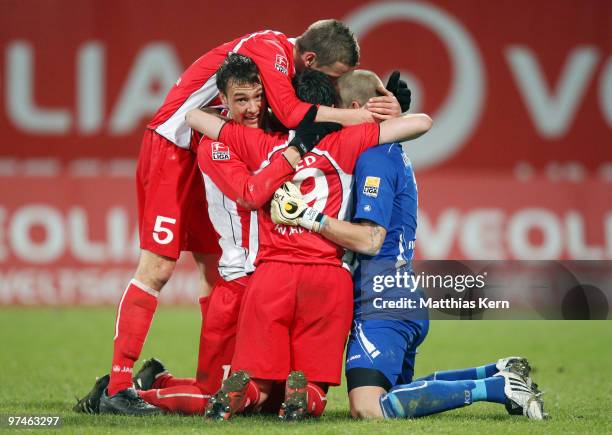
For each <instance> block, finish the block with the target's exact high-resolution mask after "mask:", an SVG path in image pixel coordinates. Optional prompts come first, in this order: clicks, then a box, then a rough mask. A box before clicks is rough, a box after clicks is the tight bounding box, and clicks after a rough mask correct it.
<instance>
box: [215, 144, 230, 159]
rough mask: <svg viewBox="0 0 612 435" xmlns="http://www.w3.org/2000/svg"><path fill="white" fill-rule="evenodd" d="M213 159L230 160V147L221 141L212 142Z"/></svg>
mask: <svg viewBox="0 0 612 435" xmlns="http://www.w3.org/2000/svg"><path fill="white" fill-rule="evenodd" d="M211 149H212V159H213V160H229V159H230V150H229V147H228V146H226V145H225V144H223V143H221V142H213V143H212V144H211Z"/></svg>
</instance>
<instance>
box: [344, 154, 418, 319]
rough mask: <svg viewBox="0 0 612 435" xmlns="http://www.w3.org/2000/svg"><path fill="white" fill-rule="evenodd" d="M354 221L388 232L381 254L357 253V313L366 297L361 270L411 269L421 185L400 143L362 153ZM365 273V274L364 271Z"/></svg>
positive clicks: (358, 168) (356, 187) (358, 170)
mask: <svg viewBox="0 0 612 435" xmlns="http://www.w3.org/2000/svg"><path fill="white" fill-rule="evenodd" d="M353 195H354V197H353V201H354V202H353V204H354V215H353V221H360V220H368V221H371V222H374V223H376V224H378V225H380V226H382V227H384V228H385V229H386V230H387V235H386V237H385V240H384V242H383V245H382V248H381V249H380V252H379V253H378V255H376V256H375V257H372V256H368V255H363V254H357V260H358V261H359V266H358V267H357V269H356V270H355V274H354V282H355V310H356V312H359V311H360V305H361V302H362V300H361V299H362V298H363V297H366V295H364V294H363V292H362V291H361V269H362V267H364V266H363V265H364V264H374V265H375V267H373V268H372V270H377V269H378V270H379V269H380V268H387V272H386V273H393V272H394V270H392V269H400V268H401V269H403V270H410V268H411V263H412V258H413V255H414V245H415V240H416V228H417V208H418V199H417V185H416V180H415V177H414V172H413V170H412V164H411V162H410V159H409V158H408V157H407V156H406V154H405V153H404V151H403V149H402V146H401V145H400V144H398V143H392V144H384V145H378V146H376V147H373V148H370V149H368V150H367V151H365V152H364V153H362V154H361V156H360V157H359V159H358V160H357V165H356V167H355V185H354V189H353ZM364 273H365V272H364ZM388 296H391V295H390V294H389V295H388Z"/></svg>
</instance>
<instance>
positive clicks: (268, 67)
mask: <svg viewBox="0 0 612 435" xmlns="http://www.w3.org/2000/svg"><path fill="white" fill-rule="evenodd" d="M228 52H237V53H242V54H245V55H248V56H250V57H251V58H252V59H253V60H254V61H255V63H256V64H257V65H258V67H259V70H260V73H261V78H262V82H263V85H264V89H265V92H266V96H267V99H268V101H269V104H270V106H271V107H272V109H273V111H274V113H275V115H276V117H277V118H278V119H279V120H280V122H281V123H283V124H284V125H285V126H286V127H289V128H292V127H295V126H296V125H297V124H298V123H299V122H300V121H301V120H302V119H303V117H304V115H305V113H306V112H307V110H309V108H310V107H311V105H310V104H306V103H304V102H301V101H300V100H298V99H297V98H296V96H295V93H294V91H293V88H292V86H291V78H292V77H293V75H294V74H295V72H296V71H301V70H303V69H306V68H313V69H317V70H321V71H323V72H325V73H326V74H329V75H330V76H332V77H339V76H340V75H342V74H343V73H345V72H347V71H349V70H350V69H352V68H353V67H354V66H355V65H356V64H357V62H358V59H359V47H358V45H357V42H356V41H355V39H354V37H353V35H352V33H351V32H350V31H349V29H348V28H347V27H346V26H344V25H343V24H342V23H340V22H339V21H336V20H323V21H318V22H316V23H314V24H313V25H311V26H310V27H309V28H308V29H307V30H306V31H305V32H304V33H303V34H302V35H301V36H300V37H298V38H297V39H290V38H287V37H286V36H285V35H283V34H282V33H279V32H275V31H271V30H265V31H261V32H256V33H252V34H249V35H245V36H244V37H242V38H237V39H235V40H233V41H231V42H228V43H226V44H223V45H221V46H219V47H217V48H215V49H213V50H211V51H209V52H208V53H206V54H204V55H203V56H202V57H200V58H199V59H198V60H196V62H194V63H193V64H192V65H191V66H190V67H189V68H188V69H187V70H186V71H185V72H184V73H183V75H182V76H181V77H180V78H179V79H178V81H177V82H176V85H175V86H173V88H172V89H171V90H170V92H169V93H168V95H167V97H166V100H165V101H164V104H163V105H162V106H161V108H160V109H159V110H158V112H157V114H156V115H155V116H154V118H153V120H152V121H151V122H150V123H149V124H148V125H147V130H146V131H145V134H144V138H143V141H142V146H141V151H140V155H139V158H138V167H137V174H136V175H137V176H136V179H137V192H138V210H139V228H140V247H141V255H140V259H139V262H138V267H137V270H136V273H135V275H134V278H133V279H132V280H131V281H130V283H129V285H128V287H127V288H126V290H125V292H124V293H123V296H122V298H121V300H120V302H119V306H118V309H117V317H116V322H115V337H114V349H113V359H112V365H111V375H110V376H111V378H110V383H109V385H108V388H107V391H105V392H104V395H103V397H102V405H101V411H102V412H108V413H118V414H148V413H156V412H159V410H158V409H156V408H152V407H151V406H149V405H147V404H146V403H145V402H143V401H142V400H141V399H140V398H139V397H138V395H137V394H136V392H135V391H134V389H133V388H132V368H133V365H134V362H135V361H136V360H137V359H138V358H139V357H140V352H141V350H142V346H143V344H144V341H145V339H146V336H147V334H148V331H149V327H150V325H151V322H152V319H153V315H154V313H155V311H156V308H157V298H158V295H159V292H160V291H161V289H162V287H163V286H164V285H165V283H166V282H167V281H168V280H169V279H170V277H171V276H172V273H173V271H174V268H175V264H176V260H177V258H178V257H179V254H180V252H181V251H183V250H188V251H192V252H194V253H207V252H211V251H213V250H214V249H213V243H212V242H213V238H212V237H210V235H211V234H212V231H211V229H210V225H209V222H208V218H207V216H206V214H205V212H204V209H205V207H204V205H203V187H202V183H201V182H200V180H198V178H199V174H198V171H197V167H196V164H195V156H194V153H193V152H192V151H193V150H192V148H194V147H195V145H196V144H197V143H198V139H199V137H198V135H196V134H194V133H193V132H192V130H191V129H190V128H189V126H188V125H187V124H186V123H185V114H186V113H187V111H189V110H190V109H193V108H199V107H214V106H216V105H219V104H220V103H221V101H220V99H219V96H218V91H217V89H216V86H215V73H216V71H217V70H218V68H219V66H220V65H221V63H222V62H223V60H224V59H225V57H226V55H227V53H228ZM396 110H397V109H396V106H395V105H389V104H388V103H386V102H384V101H376V100H375V101H372V103H371V105H370V106H369V110H360V111H355V110H346V109H333V108H329V107H323V106H320V107H318V108H317V113H316V120H317V121H336V122H340V123H342V124H345V125H349V124H355V123H358V122H362V121H372V120H373V117H377V118H381V119H382V118H385V117H388V116H392V114H393V113H394V111H396ZM373 112H374V113H373ZM195 257H196V260H197V261H198V264H199V269H200V270H201V271H202V272H201V273H202V275H203V270H204V267H203V256H202V255H200V254H195ZM207 303H208V298H207V297H206V296H204V297H202V298H201V299H200V305H201V311H202V313H205V312H206V304H207ZM115 396H116V397H115Z"/></svg>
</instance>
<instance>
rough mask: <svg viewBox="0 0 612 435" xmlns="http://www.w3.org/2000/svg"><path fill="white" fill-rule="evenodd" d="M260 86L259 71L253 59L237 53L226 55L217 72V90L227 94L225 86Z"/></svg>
mask: <svg viewBox="0 0 612 435" xmlns="http://www.w3.org/2000/svg"><path fill="white" fill-rule="evenodd" d="M230 82H232V83H234V84H237V85H255V84H261V79H260V78H259V69H257V65H255V62H253V59H251V58H250V57H247V56H243V55H242V54H238V53H228V55H227V57H226V58H225V60H224V61H223V64H222V65H221V67H220V68H219V69H218V70H217V89H219V92H223V93H224V94H226V93H227V85H228V84H229V83H230Z"/></svg>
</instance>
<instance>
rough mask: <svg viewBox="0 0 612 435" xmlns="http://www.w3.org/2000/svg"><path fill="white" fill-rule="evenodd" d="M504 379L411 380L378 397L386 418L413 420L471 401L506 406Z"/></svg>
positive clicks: (468, 403) (467, 403)
mask: <svg viewBox="0 0 612 435" xmlns="http://www.w3.org/2000/svg"><path fill="white" fill-rule="evenodd" d="M504 382H505V381H504V378H502V377H501V376H499V377H491V378H486V379H481V380H475V381H470V380H465V381H415V382H412V383H411V384H406V385H398V386H396V387H394V388H393V389H391V391H389V392H388V393H387V394H384V395H383V396H381V398H380V406H381V408H382V411H383V415H384V416H385V417H386V418H414V417H423V416H425V415H431V414H436V413H439V412H442V411H448V410H450V409H455V408H460V407H462V406H467V405H470V404H472V402H478V401H487V402H496V403H502V404H503V403H506V400H507V399H506V395H505V393H504Z"/></svg>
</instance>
